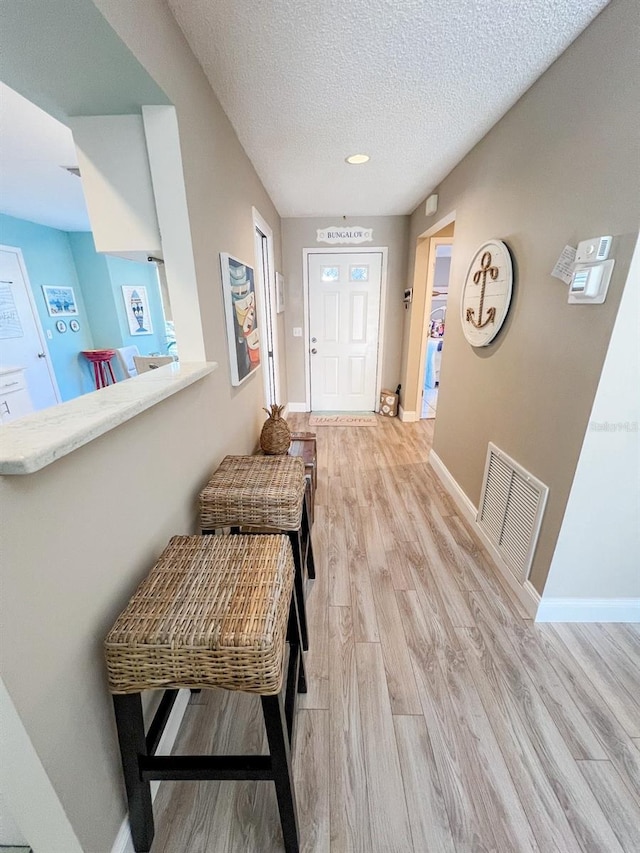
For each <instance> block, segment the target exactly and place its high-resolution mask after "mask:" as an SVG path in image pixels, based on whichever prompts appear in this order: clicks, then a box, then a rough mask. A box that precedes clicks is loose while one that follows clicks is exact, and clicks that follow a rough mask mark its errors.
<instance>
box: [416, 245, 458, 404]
mask: <svg viewBox="0 0 640 853" xmlns="http://www.w3.org/2000/svg"><path fill="white" fill-rule="evenodd" d="M429 242H430V246H429V255H430V258H431V257H433V262H431V261H430V263H429V271H428V274H427V299H426V303H425V305H426V306H427V310H426V312H425V331H426V334H427V341H426V348H425V356H424V368H423V370H422V408H421V411H420V419H421V420H422V419H425V418H429V419H432V418H435V416H436V411H437V407H438V392H439V390H440V367H441V364H442V350H443V347H444V338H445V329H446V321H447V301H448V299H449V276H450V274H451V250H452V246H453V243H452V238H451V237H431V238H430V241H429Z"/></svg>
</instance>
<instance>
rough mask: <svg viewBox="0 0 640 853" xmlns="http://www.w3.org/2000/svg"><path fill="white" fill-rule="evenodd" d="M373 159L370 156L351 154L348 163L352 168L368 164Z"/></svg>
mask: <svg viewBox="0 0 640 853" xmlns="http://www.w3.org/2000/svg"><path fill="white" fill-rule="evenodd" d="M370 159H371V158H370V157H369V155H368V154H351V155H350V156H349V157H347V163H351V165H352V166H360V165H361V164H362V163H367V162H368V161H369V160H370Z"/></svg>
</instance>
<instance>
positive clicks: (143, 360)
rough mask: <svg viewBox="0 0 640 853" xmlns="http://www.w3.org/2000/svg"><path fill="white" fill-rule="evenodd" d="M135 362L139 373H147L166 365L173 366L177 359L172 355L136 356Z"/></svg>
mask: <svg viewBox="0 0 640 853" xmlns="http://www.w3.org/2000/svg"><path fill="white" fill-rule="evenodd" d="M133 361H134V364H135V366H136V370H137V371H138V373H146V372H147V371H149V370H155V369H156V368H157V367H162V366H163V365H164V364H171V363H172V362H173V361H175V359H174V358H173V357H172V356H170V355H134V357H133Z"/></svg>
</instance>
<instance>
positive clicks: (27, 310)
mask: <svg viewBox="0 0 640 853" xmlns="http://www.w3.org/2000/svg"><path fill="white" fill-rule="evenodd" d="M0 366H1V367H3V368H6V367H22V368H24V376H25V379H26V383H27V388H28V389H29V395H30V397H31V402H32V403H33V408H34V409H35V410H36V411H38V410H39V409H46V408H47V407H48V406H55V404H56V403H59V402H60V396H59V392H58V388H57V385H56V382H55V377H54V376H53V368H52V367H51V365H50V363H49V351H48V349H47V346H46V344H45V341H44V335H43V334H42V327H41V325H40V320H39V319H38V316H37V314H36V308H35V305H34V304H33V300H32V297H31V295H30V287H29V284H28V283H27V274H26V270H25V269H24V265H23V263H22V252H21V251H20V249H14V248H11V247H10V246H3V247H2V248H1V249H0Z"/></svg>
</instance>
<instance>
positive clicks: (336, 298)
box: [307, 252, 382, 412]
mask: <svg viewBox="0 0 640 853" xmlns="http://www.w3.org/2000/svg"><path fill="white" fill-rule="evenodd" d="M307 257H308V276H309V352H310V353H311V355H310V364H311V369H310V372H311V376H310V379H311V410H312V411H313V412H331V411H334V412H371V411H374V410H375V408H376V402H377V401H376V390H377V389H376V377H377V369H378V334H379V326H380V292H381V284H382V252H353V253H352V252H349V253H343V252H339V253H330V252H327V253H324V252H322V253H315V252H314V253H309V255H308V256H307Z"/></svg>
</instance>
